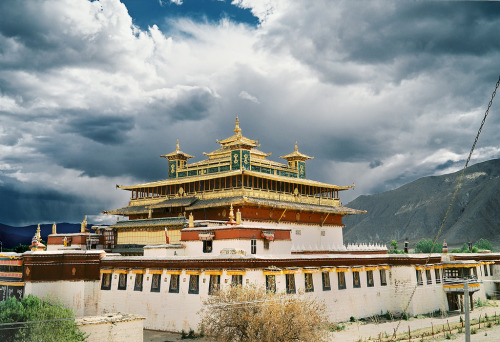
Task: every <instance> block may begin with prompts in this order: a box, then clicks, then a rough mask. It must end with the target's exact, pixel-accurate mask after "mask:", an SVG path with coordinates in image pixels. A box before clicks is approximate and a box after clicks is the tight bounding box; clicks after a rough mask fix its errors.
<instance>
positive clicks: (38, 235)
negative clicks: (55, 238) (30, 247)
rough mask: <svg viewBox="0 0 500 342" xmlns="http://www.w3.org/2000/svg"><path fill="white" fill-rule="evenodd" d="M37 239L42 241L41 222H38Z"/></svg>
mask: <svg viewBox="0 0 500 342" xmlns="http://www.w3.org/2000/svg"><path fill="white" fill-rule="evenodd" d="M35 236H36V239H37V241H40V240H41V239H42V236H41V235H40V223H39V224H38V227H37V228H36V235H35Z"/></svg>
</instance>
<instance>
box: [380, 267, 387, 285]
mask: <svg viewBox="0 0 500 342" xmlns="http://www.w3.org/2000/svg"><path fill="white" fill-rule="evenodd" d="M386 285H387V275H386V273H385V270H380V286H386Z"/></svg>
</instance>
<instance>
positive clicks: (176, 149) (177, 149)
mask: <svg viewBox="0 0 500 342" xmlns="http://www.w3.org/2000/svg"><path fill="white" fill-rule="evenodd" d="M175 151H177V152H179V139H177V147H176V148H175Z"/></svg>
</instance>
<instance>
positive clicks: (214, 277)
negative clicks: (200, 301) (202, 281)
mask: <svg viewBox="0 0 500 342" xmlns="http://www.w3.org/2000/svg"><path fill="white" fill-rule="evenodd" d="M219 290H220V275H218V274H211V275H210V279H209V281H208V294H209V295H213V294H215V293H217V292H219Z"/></svg>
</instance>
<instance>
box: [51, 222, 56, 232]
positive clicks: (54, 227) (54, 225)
mask: <svg viewBox="0 0 500 342" xmlns="http://www.w3.org/2000/svg"><path fill="white" fill-rule="evenodd" d="M56 229H57V228H56V223H55V222H54V223H53V224H52V234H57V231H56Z"/></svg>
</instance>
